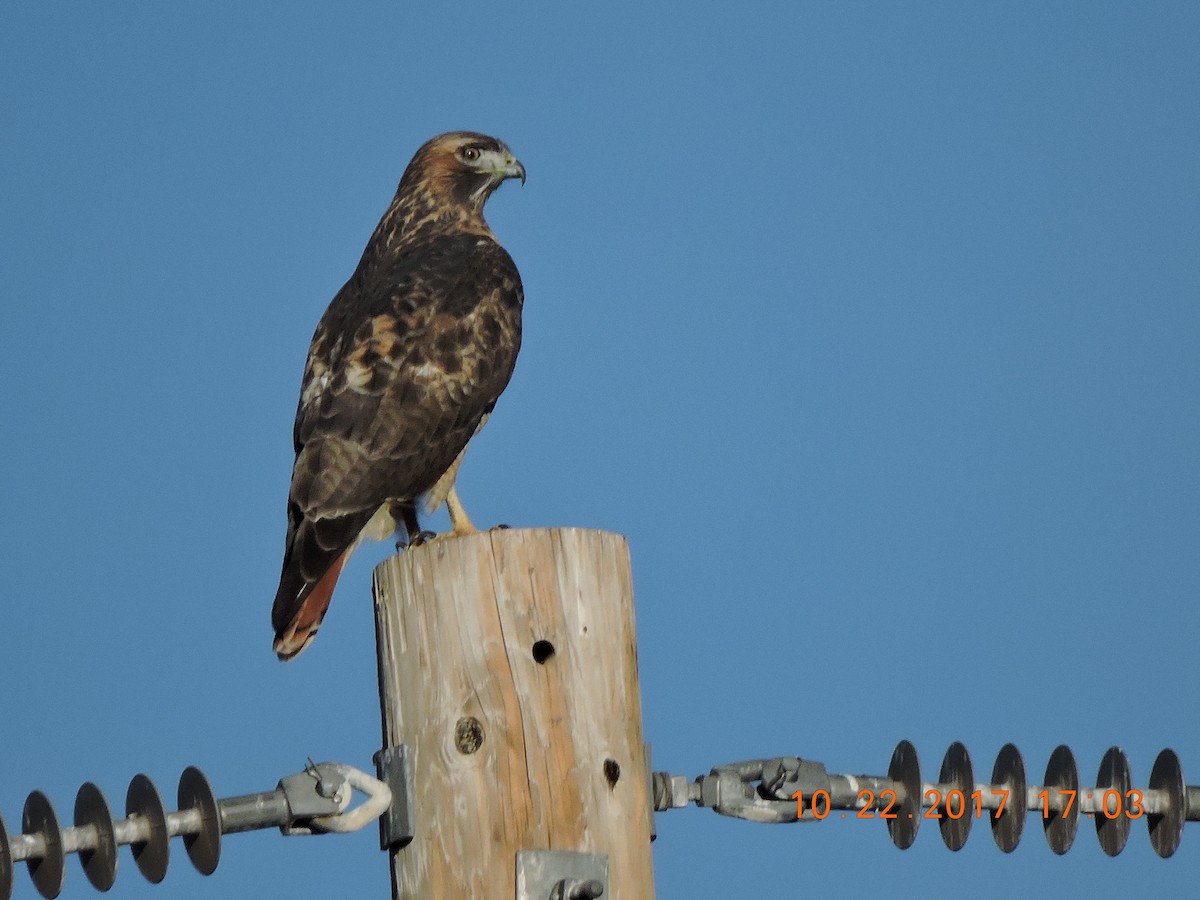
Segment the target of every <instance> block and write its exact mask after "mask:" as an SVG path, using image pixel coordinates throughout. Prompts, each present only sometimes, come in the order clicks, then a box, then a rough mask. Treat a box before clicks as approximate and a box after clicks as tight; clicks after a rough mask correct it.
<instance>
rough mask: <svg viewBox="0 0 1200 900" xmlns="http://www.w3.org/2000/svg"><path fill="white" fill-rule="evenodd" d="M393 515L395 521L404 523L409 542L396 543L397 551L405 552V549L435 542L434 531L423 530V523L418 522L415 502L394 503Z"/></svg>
mask: <svg viewBox="0 0 1200 900" xmlns="http://www.w3.org/2000/svg"><path fill="white" fill-rule="evenodd" d="M391 513H392V518H393V519H394V520H395V521H397V522H401V521H402V522H403V523H404V533H405V536H406V537H407V541H405V540H399V541H397V542H396V549H397V550H403V549H404V548H405V547H419V546H421V545H422V544H424V543H425V542H427V541H430V540H433V538H434V534H433V532H432V531H422V530H421V523H420V522H418V521H417V504H416V502H415V501H409V502H399V503H393V504H392V509H391Z"/></svg>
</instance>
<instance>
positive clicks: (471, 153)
mask: <svg viewBox="0 0 1200 900" xmlns="http://www.w3.org/2000/svg"><path fill="white" fill-rule="evenodd" d="M462 155H463V159H465V160H466V161H467V162H475V160H477V159H479V148H478V147H467V148H466V149H464V150H463V152H462Z"/></svg>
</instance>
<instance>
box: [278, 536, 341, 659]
mask: <svg viewBox="0 0 1200 900" xmlns="http://www.w3.org/2000/svg"><path fill="white" fill-rule="evenodd" d="M349 555H350V551H349V550H347V551H346V552H344V553H343V554H342V555H341V556H339V557H338V558H337V559H336V560H334V563H333V565H331V566H330V567H329V569H328V570H327V571H326V572H325V574H324V575H322V576H321V580H320V581H318V582H317V583H316V584H314V585H312V587H311V589H306V590H302V591H300V592H299V593H298V594H297V595H296V596H295V598H294V599H292V600H291V601H290V602H288V601H287V600H286V599H284V598H282V597H276V598H275V606H276V616H275V619H276V626H275V645H274V646H275V654H276V655H277V656H278V657H279V658H280V659H281V660H289V659H292V658H293V657H295V656H297V655H299V653H300V652H301V651H302V650H304V648H305V647H307V646H308V645H309V644H311V643H312V640H313V638H314V637H316V636H317V629H318V628H320V627H321V620H322V619H324V618H325V613H326V612H327V611H328V609H329V601H330V600H332V599H333V589H334V587H335V586H336V585H337V580H338V576H339V575H340V574H341V573H342V566H343V565H345V563H346V558H347V557H348V556H349ZM281 601H282V602H281Z"/></svg>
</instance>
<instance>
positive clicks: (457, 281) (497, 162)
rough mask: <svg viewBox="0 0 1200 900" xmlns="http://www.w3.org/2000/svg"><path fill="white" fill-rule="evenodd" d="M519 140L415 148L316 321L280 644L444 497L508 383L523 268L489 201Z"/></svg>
mask: <svg viewBox="0 0 1200 900" xmlns="http://www.w3.org/2000/svg"><path fill="white" fill-rule="evenodd" d="M516 177H519V178H520V179H521V180H522V182H523V181H524V180H525V169H524V168H523V167H522V166H521V164H520V163H519V162H518V161H517V160H516V159H515V158H514V157H513V155H512V153H511V152H509V150H508V148H507V147H506V146H505V145H504V144H503V143H501V142H500V141H498V140H496V139H495V138H492V137H488V136H486V135H482V134H475V133H473V132H453V133H450V134H443V135H440V136H438V137H435V138H433V139H432V140H430V141H429V142H427V143H426V144H425V145H424V146H423V147H421V149H420V150H418V151H417V153H416V155H415V156H414V157H413V159H412V162H411V163H409V165H408V168H407V169H406V170H405V172H404V176H403V177H402V178H401V179H400V186H399V188H398V189H397V191H396V196H395V198H394V199H393V200H392V203H391V205H390V206H389V207H388V209H387V212H385V213H384V215H383V218H382V219H381V220H380V222H379V225H378V226H377V227H376V229H375V232H374V234H372V235H371V239H370V240H369V241H368V242H367V246H366V249H365V250H364V251H363V255H362V259H361V260H360V261H359V264H358V267H357V268H356V269H355V271H354V274H353V275H352V276H350V280H349V281H347V282H346V284H345V285H344V286H343V287H342V289H341V290H340V291H338V293H337V296H335V297H334V298H333V301H332V302H331V303H330V304H329V308H328V309H327V310H326V311H325V315H324V316H322V317H321V321H320V324H318V325H317V330H316V333H315V334H314V335H313V340H312V346H311V348H310V349H309V353H308V363H307V365H306V366H305V369H304V380H303V383H302V386H301V392H300V406H299V409H298V410H297V412H296V426H295V445H296V463H295V467H294V469H293V471H292V484H291V490H290V491H289V494H288V529H287V544H286V551H285V554H284V560H283V572H282V574H281V576H280V581H279V590H278V592H277V593H276V595H275V605H274V608H273V611H272V621H273V623H274V626H275V652H276V653H277V654H278V655H279V657H280V658H281V659H290V658H291V657H293V656H295V655H296V654H297V653H299V652H300V651H301V650H303V649H304V648H305V647H306V646H308V644H309V642H310V641H312V639H313V636H314V635H315V634H316V631H317V628H318V626H319V625H320V624H321V619H322V618H323V617H324V615H325V610H326V609H327V608H328V606H329V600H330V597H331V596H332V593H333V588H334V585H335V583H336V581H337V576H338V573H339V572H340V571H341V567H342V565H343V564H344V562H345V560H346V558H347V557H348V555H349V554H350V553H351V552H352V551H353V549H354V546H355V545H356V544H357V542H358V541H359V540H360V539H361V538H362V537H364V536H370V537H384V536H386V535H387V534H389V533H390V532H391V531H393V530H394V529H395V528H396V525H397V523H402V524H403V526H404V527H405V529H406V530H407V532H408V534H409V537H410V539H412V538H415V537H417V535H418V533H419V527H418V524H417V513H416V510H417V504H418V502H419V500H420V498H421V497H422V496H423V495H427V499H428V500H429V502H430V503H431V504H432V506H431V508H433V506H436V505H437V504H439V503H441V502H442V501H446V502H447V505H448V506H449V509H450V513H451V519H452V524H453V526H454V531H455V532H456V533H466V532H469V531H472V530H474V529H473V526H472V525H471V523H470V521H469V520H468V519H467V517H466V514H465V512H464V511H463V509H462V506H461V504H460V503H459V502H458V498H457V495H456V494H455V492H454V476H455V474H456V473H457V470H458V464H459V463H460V462H461V454H462V453H463V451H464V449H465V448H466V446H467V442H468V441H469V440H470V439H471V437H472V435H474V434H475V432H476V431H477V430H478V429H479V428H480V427H481V426H482V424H483V422H484V420H485V419H486V418H487V416H488V414H489V413H490V412H491V410H492V407H493V406H494V405H495V403H496V398H498V397H499V396H500V392H501V391H503V390H504V388H505V386H506V385H507V384H508V380H509V377H510V376H511V375H512V371H513V366H514V364H515V363H516V359H517V351H518V349H519V348H520V344H521V304H522V301H523V293H522V288H521V277H520V275H518V273H517V269H516V266H514V265H513V261H512V259H511V257H509V255H508V253H506V252H505V250H504V248H503V247H501V246H500V245H499V244H498V243H497V242H496V239H495V236H494V235H493V234H492V232H491V229H490V228H488V225H487V223H486V222H485V221H484V218H483V206H484V204H485V203H486V202H487V199H488V197H489V196H490V195H491V193H492V192H493V191H494V190H495V189H496V188H497V187H499V186H500V184H501V183H502V182H503V181H504V180H505V179H506V178H516Z"/></svg>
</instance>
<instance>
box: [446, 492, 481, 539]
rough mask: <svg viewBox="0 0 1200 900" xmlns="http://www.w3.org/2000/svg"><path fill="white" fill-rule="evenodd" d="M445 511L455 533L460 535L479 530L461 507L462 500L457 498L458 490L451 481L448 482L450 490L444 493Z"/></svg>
mask: <svg viewBox="0 0 1200 900" xmlns="http://www.w3.org/2000/svg"><path fill="white" fill-rule="evenodd" d="M446 511H447V512H449V513H450V525H451V527H452V528H453V529H454V534H455V535H457V536H459V537H462V536H463V535H467V534H475V533H477V532H478V531H479V529H478V528H476V527H475V525H474V524H473V523H472V522H471V518H470V516H468V515H467V511H466V510H465V509H464V508H463V505H462V501H461V500H459V499H458V491H457V490H455V488H454V483H453V482H451V483H450V490H449V491H448V492H447V493H446Z"/></svg>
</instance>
